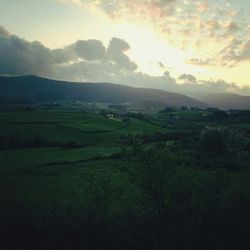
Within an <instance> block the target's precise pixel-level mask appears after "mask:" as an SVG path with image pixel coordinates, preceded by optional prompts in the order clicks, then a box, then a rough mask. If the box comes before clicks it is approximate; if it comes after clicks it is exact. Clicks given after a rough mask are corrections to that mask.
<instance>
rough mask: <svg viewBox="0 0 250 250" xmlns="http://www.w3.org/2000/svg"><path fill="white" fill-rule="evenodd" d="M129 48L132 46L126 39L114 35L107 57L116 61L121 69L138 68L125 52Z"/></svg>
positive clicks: (130, 69)
mask: <svg viewBox="0 0 250 250" xmlns="http://www.w3.org/2000/svg"><path fill="white" fill-rule="evenodd" d="M129 49H130V46H129V44H128V43H127V42H126V41H125V40H123V39H120V38H116V37H114V38H112V40H111V41H110V43H109V47H108V49H107V58H108V59H109V60H111V61H113V62H114V63H116V65H117V66H118V67H120V68H121V69H125V70H128V71H134V70H136V68H137V65H136V64H135V63H134V62H132V61H131V60H130V59H129V57H128V56H127V55H126V54H125V52H126V51H127V50H129Z"/></svg>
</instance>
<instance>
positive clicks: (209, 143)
mask: <svg viewBox="0 0 250 250" xmlns="http://www.w3.org/2000/svg"><path fill="white" fill-rule="evenodd" d="M201 147H202V149H204V150H208V151H214V152H218V153H222V152H225V151H226V149H227V144H226V136H225V133H224V131H223V130H222V129H219V128H206V129H204V130H203V131H202V132H201Z"/></svg>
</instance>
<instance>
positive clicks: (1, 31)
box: [0, 25, 10, 37]
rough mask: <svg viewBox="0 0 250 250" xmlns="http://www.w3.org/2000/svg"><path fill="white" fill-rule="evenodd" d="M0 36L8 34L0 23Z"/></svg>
mask: <svg viewBox="0 0 250 250" xmlns="http://www.w3.org/2000/svg"><path fill="white" fill-rule="evenodd" d="M0 36H5V37H7V36H10V33H9V32H8V31H7V30H6V29H5V28H4V27H3V26H1V25H0Z"/></svg>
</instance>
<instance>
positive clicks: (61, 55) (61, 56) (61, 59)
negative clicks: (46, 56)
mask: <svg viewBox="0 0 250 250" xmlns="http://www.w3.org/2000/svg"><path fill="white" fill-rule="evenodd" d="M52 53H53V56H54V61H55V63H56V64H62V63H68V62H70V61H74V60H75V59H76V58H77V56H76V53H75V51H74V50H73V49H72V48H70V47H66V48H64V49H54V50H52Z"/></svg>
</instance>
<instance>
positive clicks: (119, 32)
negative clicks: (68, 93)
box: [0, 0, 250, 95]
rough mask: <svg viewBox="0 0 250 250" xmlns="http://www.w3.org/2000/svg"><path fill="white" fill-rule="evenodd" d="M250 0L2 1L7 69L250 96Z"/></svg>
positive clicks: (0, 25) (1, 60) (0, 59)
mask: <svg viewBox="0 0 250 250" xmlns="http://www.w3.org/2000/svg"><path fill="white" fill-rule="evenodd" d="M249 72H250V3H249V0H198V1H196V0H42V1H41V0H22V1H20V0H0V74H1V75H25V74H35V75H40V76H43V77H48V78H53V79H60V80H68V81H88V82H113V83H119V84H126V85H131V86H137V87H149V88H159V89H164V90H168V91H174V92H182V93H188V94H190V95H192V94H193V93H206V92H236V93H240V94H245V95H250V73H249Z"/></svg>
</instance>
